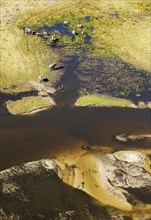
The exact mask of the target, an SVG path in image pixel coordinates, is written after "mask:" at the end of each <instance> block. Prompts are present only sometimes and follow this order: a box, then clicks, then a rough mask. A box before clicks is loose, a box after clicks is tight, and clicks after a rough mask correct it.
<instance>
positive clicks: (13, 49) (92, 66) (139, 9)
mask: <svg viewBox="0 0 151 220" xmlns="http://www.w3.org/2000/svg"><path fill="white" fill-rule="evenodd" d="M1 8H2V16H1V18H2V25H1V45H2V46H1V55H2V59H1V85H0V90H1V92H5V93H11V94H12V93H14V94H18V93H20V92H23V91H31V90H33V89H38V87H39V85H38V83H37V82H38V76H39V75H42V76H43V77H47V78H48V79H49V82H47V83H44V87H46V89H47V88H55V89H56V90H59V91H61V90H60V87H66V85H64V84H63V83H61V79H62V76H63V75H64V74H65V71H66V69H57V70H55V71H54V72H53V71H52V72H50V71H49V69H48V66H49V64H50V63H64V62H65V60H66V57H67V56H73V55H75V54H77V55H78V56H79V59H80V56H81V55H80V54H86V53H87V54H89V55H87V54H86V55H85V56H86V57H87V56H89V57H91V58H92V59H90V60H89V59H85V58H84V59H85V60H84V61H83V60H82V61H81V62H80V61H79V69H78V70H77V71H78V74H79V75H78V78H79V81H80V82H79V88H78V90H79V91H77V93H78V94H79V95H81V90H82V91H83V90H84V89H85V90H86V93H87V95H89V94H90V97H92V96H91V95H93V94H94V93H98V94H99V95H100V94H101V95H102V94H103V95H107V96H108V95H109V96H113V97H117V98H126V99H131V100H132V101H133V99H135V100H137V102H138V101H145V102H147V101H148V98H146V94H149V93H150V88H149V81H150V76H149V73H150V70H151V66H150V34H149V33H150V27H149V26H150V16H149V8H150V4H149V2H148V1H135V2H133V1H131V2H130V1H126V0H125V1H124V0H123V1H118V2H117V1H111V2H109V1H100V2H98V1H96V4H94V2H89V1H87V0H84V1H78V0H77V1H74V2H72V1H57V3H56V2H55V1H50V2H49V1H47V0H46V1H44V2H39V1H35V2H33V1H25V0H23V1H22V3H20V2H19V1H14V2H9V1H2V3H1ZM33 9H34V10H33ZM65 20H67V21H69V24H68V28H66V31H64V32H61V29H59V28H60V27H59V28H58V27H57V26H56V27H57V28H58V29H57V28H56V29H55V25H56V24H63V22H64V21H65ZM77 24H82V25H83V27H82V28H80V27H77V28H76V31H77V33H78V34H77V36H75V38H74V39H72V30H73V29H74V28H75V27H76V25H77ZM25 27H28V28H31V29H33V30H40V29H41V32H42V31H45V30H46V28H45V27H47V28H50V29H49V30H50V36H49V35H48V36H43V37H37V36H36V35H31V34H26V33H25V32H24V28H25ZM53 27H54V28H53ZM62 27H63V26H62ZM63 28H64V27H63ZM64 29H65V28H64ZM51 35H54V36H55V37H56V38H58V39H59V42H58V43H57V44H56V45H51V43H50V37H51ZM10 42H11V43H10ZM98 63H100V66H98ZM104 63H106V66H105V65H104ZM72 71H74V70H72ZM83 72H84V74H83ZM89 73H90V74H89ZM86 74H87V76H86ZM91 74H94V76H95V75H96V77H90V75H91ZM85 77H86V79H84V80H83V78H85ZM89 80H91V81H92V84H95V85H94V86H93V87H92V88H90V86H89ZM31 81H32V82H34V83H37V87H36V88H35V87H33V83H31ZM59 81H60V83H59ZM61 84H62V85H61ZM57 85H59V88H57ZM98 87H99V89H98ZM67 89H68V88H67ZM76 89H77V88H76ZM68 93H70V90H69V91H68ZM144 94H145V95H144ZM83 95H85V94H83ZM148 96H149V95H147V97H148ZM144 97H145V98H144ZM78 98H79V97H78V95H77V97H75V101H76V99H78ZM104 105H105V104H104ZM106 105H107V103H106Z"/></svg>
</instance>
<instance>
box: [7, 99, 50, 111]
mask: <svg viewBox="0 0 151 220" xmlns="http://www.w3.org/2000/svg"><path fill="white" fill-rule="evenodd" d="M52 105H53V102H52V100H51V99H50V98H48V97H45V98H44V97H40V96H30V97H25V98H22V99H20V100H17V101H10V100H9V101H7V103H6V106H7V109H8V111H9V112H10V113H11V114H14V115H18V114H25V113H32V112H35V111H39V110H42V109H45V108H50V107H51V106H52Z"/></svg>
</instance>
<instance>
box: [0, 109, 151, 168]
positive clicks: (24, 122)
mask: <svg viewBox="0 0 151 220" xmlns="http://www.w3.org/2000/svg"><path fill="white" fill-rule="evenodd" d="M120 133H128V134H132V135H135V134H149V133H150V110H149V109H120V108H97V107H91V108H90V107H69V108H57V107H55V108H53V109H51V110H47V111H44V112H41V113H38V114H36V115H31V116H11V115H6V114H3V115H1V170H3V169H6V168H9V167H11V166H12V165H16V164H20V163H22V162H26V161H34V160H37V159H41V158H48V157H49V158H50V157H57V156H58V155H62V156H64V157H66V155H73V156H75V157H76V156H78V155H79V154H83V153H85V151H84V150H83V149H81V147H82V146H83V145H85V144H89V145H91V147H92V148H91V149H92V150H93V151H102V150H103V149H104V148H109V149H111V150H113V151H116V150H119V149H136V148H137V150H138V149H140V150H142V149H144V150H145V149H146V150H147V149H149V148H150V138H148V139H145V140H140V141H129V142H127V143H122V142H118V141H116V140H115V139H114V136H115V135H117V134H120Z"/></svg>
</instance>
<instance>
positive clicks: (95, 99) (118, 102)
mask: <svg viewBox="0 0 151 220" xmlns="http://www.w3.org/2000/svg"><path fill="white" fill-rule="evenodd" d="M75 104H76V105H79V106H88V105H99V106H109V107H131V105H132V102H131V101H130V100H127V99H120V98H114V97H111V96H105V95H85V96H82V97H80V98H79V99H78V100H77V101H76V103H75Z"/></svg>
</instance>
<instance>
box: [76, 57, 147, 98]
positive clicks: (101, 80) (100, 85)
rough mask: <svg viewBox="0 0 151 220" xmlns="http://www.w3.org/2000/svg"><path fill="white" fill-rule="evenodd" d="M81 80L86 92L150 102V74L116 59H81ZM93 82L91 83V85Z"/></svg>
mask: <svg viewBox="0 0 151 220" xmlns="http://www.w3.org/2000/svg"><path fill="white" fill-rule="evenodd" d="M79 72H80V74H79V78H80V80H81V86H82V88H83V90H84V92H91V93H99V94H109V95H112V96H115V97H121V98H131V99H132V100H135V101H137V100H139V99H141V100H142V98H143V99H144V101H148V99H149V98H150V96H149V94H150V73H149V72H146V71H143V70H137V69H136V68H135V67H133V66H131V65H129V64H127V63H125V62H123V61H122V60H120V59H118V58H115V57H90V56H87V57H85V56H83V57H81V66H80V71H79ZM90 82H91V83H90Z"/></svg>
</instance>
